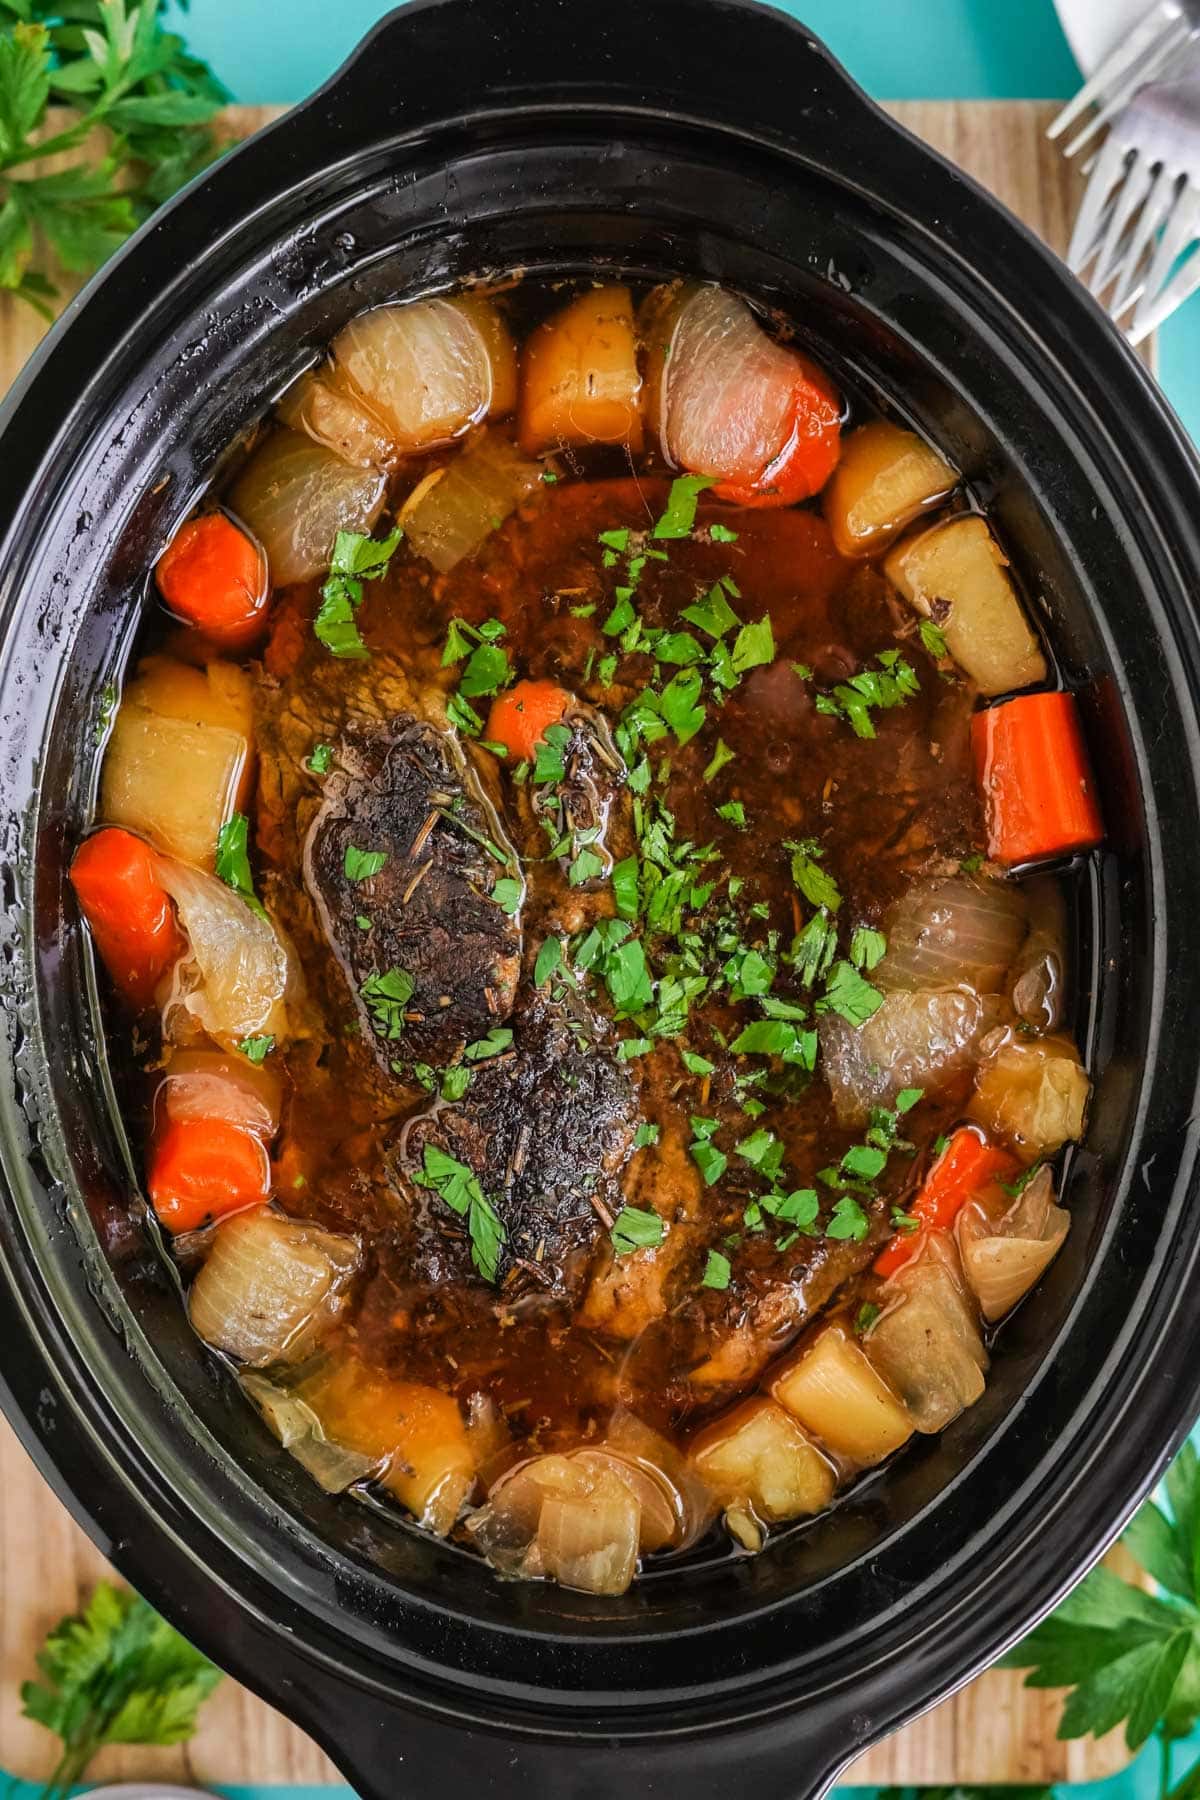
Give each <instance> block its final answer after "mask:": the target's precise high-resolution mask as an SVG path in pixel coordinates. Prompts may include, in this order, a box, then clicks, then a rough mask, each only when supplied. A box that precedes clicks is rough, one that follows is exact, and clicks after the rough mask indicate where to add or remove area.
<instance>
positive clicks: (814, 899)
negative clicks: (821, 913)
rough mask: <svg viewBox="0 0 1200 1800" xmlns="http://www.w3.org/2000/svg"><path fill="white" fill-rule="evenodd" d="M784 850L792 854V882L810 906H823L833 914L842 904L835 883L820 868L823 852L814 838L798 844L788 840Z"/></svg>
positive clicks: (805, 839)
mask: <svg viewBox="0 0 1200 1800" xmlns="http://www.w3.org/2000/svg"><path fill="white" fill-rule="evenodd" d="M784 849H785V850H790V851H791V853H792V880H793V881H794V882H795V884H796V886H797V887H798V888H799V889H800V892H801V893H802V894H803V895H804V898H805V899H806V900H807V901H808V903H809V905H810V906H823V907H825V908H826V910H827V911H829V912H832V913H835V912H836V911H837V910H838V908H839V906H840V905H841V904H842V896H841V894H840V893H839V892H838V885H837V882H836V881H835V880H834V879H833V877H832V875H827V874H826V873H825V870H824V869H822V868H821V866H820V863H821V858H822V857H823V856H824V854H825V852H824V851H823V850H822V849H821V846H820V845H819V844H818V843H817V840H816V838H803V839H801V840H800V842H799V843H796V842H794V841H792V840H791V839H788V840H786V841H785V843H784Z"/></svg>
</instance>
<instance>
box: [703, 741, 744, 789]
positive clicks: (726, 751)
mask: <svg viewBox="0 0 1200 1800" xmlns="http://www.w3.org/2000/svg"><path fill="white" fill-rule="evenodd" d="M736 755H737V752H736V751H735V750H731V749H730V748H729V745H728V744H727V743H726V742H725V739H724V738H721V737H719V738H718V739H717V747H716V749H715V750H714V751H713V753H712V757H711V759H710V760H709V762H708V765H707V767H706V768H705V770H704V779H705V781H711V780H712V778H713V776H714V775H719V774H720V772H721V770H722V769H723V768H724V767H725V766H726V764H727V763H731V762H733V761H734V759H735V757H736Z"/></svg>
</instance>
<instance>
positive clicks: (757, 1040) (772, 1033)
mask: <svg viewBox="0 0 1200 1800" xmlns="http://www.w3.org/2000/svg"><path fill="white" fill-rule="evenodd" d="M729 1048H730V1049H731V1050H732V1051H733V1053H734V1055H735V1056H779V1057H782V1059H783V1061H784V1062H785V1063H790V1064H792V1065H794V1066H795V1067H797V1068H801V1069H815V1068H816V1065H817V1034H816V1032H815V1031H801V1030H800V1029H799V1027H798V1026H796V1025H794V1024H793V1023H792V1022H791V1020H790V1019H755V1020H754V1021H753V1023H752V1024H750V1025H747V1026H746V1028H745V1030H744V1031H742V1032H740V1033H739V1035H738V1036H737V1037H735V1038H734V1040H733V1043H732V1044H731V1045H730V1046H729Z"/></svg>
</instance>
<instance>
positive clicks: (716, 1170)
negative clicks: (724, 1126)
mask: <svg viewBox="0 0 1200 1800" xmlns="http://www.w3.org/2000/svg"><path fill="white" fill-rule="evenodd" d="M719 1123H720V1121H719V1120H717V1119H711V1120H698V1119H693V1120H692V1130H693V1131H696V1133H697V1135H696V1139H695V1142H694V1143H691V1144H689V1145H688V1154H689V1155H690V1157H691V1159H692V1161H693V1162H694V1163H695V1165H696V1167H697V1168H698V1169H699V1171H700V1174H701V1176H702V1178H703V1180H704V1185H705V1186H706V1187H711V1186H712V1185H713V1183H714V1181H720V1179H721V1177H722V1175H723V1174H724V1173H725V1170H726V1169H727V1168H728V1166H729V1158H728V1157H727V1156H726V1154H725V1152H724V1151H723V1150H718V1149H717V1146H716V1145H715V1144H714V1143H711V1142H710V1141H709V1140H710V1138H711V1135H712V1133H711V1132H707V1133H705V1134H703V1135H701V1134H700V1132H699V1131H698V1129H697V1128H698V1126H699V1125H701V1124H705V1125H711V1127H712V1130H713V1131H715V1130H716V1129H717V1127H718V1125H719Z"/></svg>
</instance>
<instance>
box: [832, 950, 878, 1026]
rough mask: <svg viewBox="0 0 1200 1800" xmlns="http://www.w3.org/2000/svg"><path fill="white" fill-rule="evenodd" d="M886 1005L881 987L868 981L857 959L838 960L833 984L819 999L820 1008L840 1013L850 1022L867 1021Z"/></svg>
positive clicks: (858, 1023) (859, 1022)
mask: <svg viewBox="0 0 1200 1800" xmlns="http://www.w3.org/2000/svg"><path fill="white" fill-rule="evenodd" d="M882 1005H883V995H882V994H881V993H880V991H879V989H878V988H877V987H872V986H871V983H870V982H869V981H865V980H864V979H863V977H862V976H861V975H860V974H859V972H858V970H857V969H856V968H855V967H854V964H853V963H850V962H839V963H835V964H834V966H833V973H832V975H831V976H830V978H829V986H828V987H827V988H826V989H825V992H824V993H823V994H822V996H821V998H820V999H819V1000H818V1001H817V1011H818V1012H835V1013H840V1014H841V1016H842V1018H843V1019H845V1020H847V1022H848V1023H849V1024H851V1025H856V1026H857V1025H865V1024H866V1022H867V1020H868V1019H869V1018H871V1017H873V1015H874V1014H875V1013H877V1012H878V1011H879V1008H880V1007H881V1006H882Z"/></svg>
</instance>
